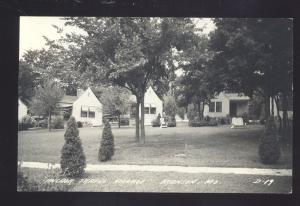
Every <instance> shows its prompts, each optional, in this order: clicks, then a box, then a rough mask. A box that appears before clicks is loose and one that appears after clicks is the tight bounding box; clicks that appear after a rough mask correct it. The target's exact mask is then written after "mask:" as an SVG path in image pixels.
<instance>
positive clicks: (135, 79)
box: [66, 17, 194, 143]
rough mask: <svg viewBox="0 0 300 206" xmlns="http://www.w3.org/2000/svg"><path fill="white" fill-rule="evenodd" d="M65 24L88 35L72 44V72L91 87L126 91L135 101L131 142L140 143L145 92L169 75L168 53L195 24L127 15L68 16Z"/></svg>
mask: <svg viewBox="0 0 300 206" xmlns="http://www.w3.org/2000/svg"><path fill="white" fill-rule="evenodd" d="M66 24H67V25H71V26H77V27H79V28H80V29H82V30H84V31H85V32H86V34H87V35H86V36H84V37H82V39H80V40H79V39H78V38H77V40H76V41H74V42H75V43H76V42H79V43H80V44H82V45H81V46H80V48H81V49H80V51H81V55H80V57H78V58H77V59H76V67H75V68H76V69H77V70H78V71H82V73H91V74H92V75H91V77H92V79H91V80H92V81H93V82H95V83H97V82H98V83H100V82H101V83H103V82H107V83H109V84H115V85H118V86H121V87H124V88H127V89H128V90H130V91H131V93H132V94H133V95H134V96H135V97H136V102H137V104H136V111H137V115H136V140H137V141H139V142H140V143H144V142H145V129H144V94H145V92H146V90H147V88H148V87H149V85H151V84H155V83H156V82H157V80H164V79H167V78H168V77H169V75H170V74H171V73H172V72H173V71H174V69H175V67H174V64H173V61H172V50H171V49H172V48H174V47H176V48H177V49H178V50H182V49H184V48H185V47H186V46H187V45H188V44H189V41H190V36H191V35H193V34H194V33H193V32H194V24H193V23H192V21H191V20H190V19H187V18H128V17H120V18H82V17H78V18H73V17H72V18H66ZM74 39H75V38H74ZM140 107H141V123H139V122H140V119H139V110H140ZM139 125H141V135H140V133H139Z"/></svg>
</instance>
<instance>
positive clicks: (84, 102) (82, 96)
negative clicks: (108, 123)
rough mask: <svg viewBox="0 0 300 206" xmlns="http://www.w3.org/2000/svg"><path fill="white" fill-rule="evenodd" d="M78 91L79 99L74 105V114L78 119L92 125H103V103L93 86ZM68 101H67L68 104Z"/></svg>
mask: <svg viewBox="0 0 300 206" xmlns="http://www.w3.org/2000/svg"><path fill="white" fill-rule="evenodd" d="M79 91H81V90H78V91H77V99H76V100H75V101H74V102H73V105H72V116H73V117H75V119H76V121H80V122H82V123H86V124H90V125H92V126H101V125H102V104H101V102H100V101H99V99H98V98H97V97H96V96H95V94H94V92H93V91H92V90H91V88H88V89H87V90H85V91H84V92H79ZM67 105H68V103H65V106H67Z"/></svg>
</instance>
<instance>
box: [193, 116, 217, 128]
mask: <svg viewBox="0 0 300 206" xmlns="http://www.w3.org/2000/svg"><path fill="white" fill-rule="evenodd" d="M188 125H189V126H190V127H204V126H217V125H218V122H217V120H216V119H212V118H210V120H209V121H207V120H205V119H203V120H199V118H195V119H193V120H192V121H189V123H188Z"/></svg>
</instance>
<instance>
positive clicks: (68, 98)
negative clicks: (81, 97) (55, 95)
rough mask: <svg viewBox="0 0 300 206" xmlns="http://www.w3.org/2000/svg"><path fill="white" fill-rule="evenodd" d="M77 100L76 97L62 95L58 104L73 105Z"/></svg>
mask: <svg viewBox="0 0 300 206" xmlns="http://www.w3.org/2000/svg"><path fill="white" fill-rule="evenodd" d="M77 99H78V97H77V96H70V95H64V96H63V98H62V100H61V101H60V102H61V103H68V104H73V102H75V101H76V100H77Z"/></svg>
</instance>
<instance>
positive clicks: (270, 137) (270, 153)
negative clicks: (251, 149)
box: [259, 116, 281, 164]
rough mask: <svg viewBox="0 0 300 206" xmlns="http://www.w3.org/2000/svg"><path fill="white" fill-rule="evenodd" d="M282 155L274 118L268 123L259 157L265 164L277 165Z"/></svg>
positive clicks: (271, 117) (261, 142)
mask: <svg viewBox="0 0 300 206" xmlns="http://www.w3.org/2000/svg"><path fill="white" fill-rule="evenodd" d="M280 155H281V151H280V142H279V136H278V134H277V129H276V125H275V120H274V117H273V116H270V118H269V119H268V121H267V122H266V128H265V131H264V135H263V137H262V138H261V141H260V145H259V156H260V159H261V161H262V163H264V164H275V163H276V162H277V161H278V160H279V158H280Z"/></svg>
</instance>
